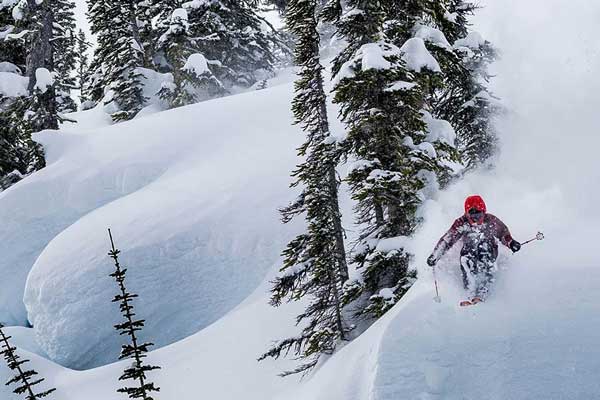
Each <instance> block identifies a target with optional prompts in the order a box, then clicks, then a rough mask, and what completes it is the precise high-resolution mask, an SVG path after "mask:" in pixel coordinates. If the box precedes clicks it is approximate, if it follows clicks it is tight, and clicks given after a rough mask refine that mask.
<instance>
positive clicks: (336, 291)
mask: <svg viewBox="0 0 600 400" xmlns="http://www.w3.org/2000/svg"><path fill="white" fill-rule="evenodd" d="M316 6H317V1H316V0H291V1H290V2H289V6H288V10H287V13H286V15H287V23H288V26H289V28H290V29H291V30H292V32H293V33H294V34H296V35H297V37H298V43H297V46H296V52H295V58H296V63H297V65H299V66H300V71H299V72H298V76H299V77H298V80H297V81H296V85H295V89H296V97H295V98H294V101H293V111H294V115H295V118H296V123H298V124H301V125H302V127H303V129H304V131H306V133H307V140H306V142H305V143H304V144H303V145H302V146H301V147H300V149H299V155H300V156H302V157H305V158H306V161H304V162H303V163H302V164H300V165H299V166H298V168H297V169H296V170H295V171H294V173H293V176H294V177H295V178H296V181H295V183H294V184H293V186H302V187H303V191H302V194H301V195H300V197H299V199H298V200H297V201H296V202H295V203H293V204H292V205H290V206H289V207H288V208H286V209H284V210H282V212H283V220H284V222H289V221H290V220H292V218H294V217H296V216H299V215H305V217H306V220H307V223H308V226H307V230H306V232H305V233H303V234H300V235H299V236H298V237H296V238H295V239H294V240H293V241H292V242H291V243H290V244H289V245H288V247H287V249H286V250H285V251H284V253H283V255H284V256H285V261H284V265H283V267H282V268H281V276H280V277H279V278H277V279H276V281H275V282H274V287H273V289H272V292H273V296H272V299H271V304H272V305H274V306H279V305H280V304H281V303H282V302H283V301H284V300H285V299H288V300H290V301H295V300H299V299H300V298H303V297H305V296H308V297H309V298H310V299H311V302H310V304H309V305H308V307H307V308H306V310H305V311H304V312H303V313H302V314H301V315H299V316H298V318H297V322H298V323H299V324H300V323H303V322H305V320H308V322H307V323H306V325H305V326H304V328H303V329H302V332H301V334H300V335H298V336H295V337H292V338H288V339H285V340H283V341H281V342H279V343H278V344H276V345H275V346H274V347H273V348H271V349H270V350H269V351H268V352H267V353H265V354H264V355H263V356H262V357H261V358H260V359H261V360H262V359H265V358H266V357H275V358H278V357H280V356H281V355H282V354H287V353H288V352H290V351H293V352H294V353H295V354H296V355H297V356H299V357H300V358H302V359H305V360H306V361H305V362H304V363H303V364H302V365H300V366H299V367H297V368H296V369H295V370H293V371H289V372H286V373H284V374H283V375H287V374H291V373H299V372H305V371H308V370H309V369H311V368H312V367H314V366H315V365H316V364H317V362H318V360H319V357H320V356H321V355H322V354H328V353H331V352H333V351H334V350H335V348H336V345H337V343H338V341H339V340H344V339H345V338H346V335H347V332H348V330H349V326H348V325H347V324H346V323H345V322H344V320H343V315H342V304H341V290H342V287H343V284H344V282H345V281H347V280H348V267H347V265H346V252H345V249H344V233H343V230H342V224H341V214H340V210H339V205H338V180H337V176H336V170H335V167H336V165H337V163H338V154H337V149H336V147H337V145H336V143H335V140H334V139H333V138H332V136H331V134H330V132H329V123H328V118H327V109H326V95H325V92H324V89H323V66H322V65H321V64H320V61H319V42H320V38H319V33H318V31H317V18H316V15H315V13H316Z"/></svg>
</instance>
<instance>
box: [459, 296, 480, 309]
mask: <svg viewBox="0 0 600 400" xmlns="http://www.w3.org/2000/svg"><path fill="white" fill-rule="evenodd" d="M479 303H483V300H482V299H481V298H479V297H474V298H472V299H471V300H463V301H461V302H460V306H461V307H470V306H475V305H477V304H479Z"/></svg>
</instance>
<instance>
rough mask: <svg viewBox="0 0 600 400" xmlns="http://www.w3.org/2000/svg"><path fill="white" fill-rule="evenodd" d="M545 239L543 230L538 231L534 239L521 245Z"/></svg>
mask: <svg viewBox="0 0 600 400" xmlns="http://www.w3.org/2000/svg"><path fill="white" fill-rule="evenodd" d="M544 239H545V237H544V234H543V233H542V232H538V233H537V235H535V237H534V238H533V239H530V240H528V241H526V242H523V243H521V246H525V245H526V244H528V243H531V242H535V241H536V240H544Z"/></svg>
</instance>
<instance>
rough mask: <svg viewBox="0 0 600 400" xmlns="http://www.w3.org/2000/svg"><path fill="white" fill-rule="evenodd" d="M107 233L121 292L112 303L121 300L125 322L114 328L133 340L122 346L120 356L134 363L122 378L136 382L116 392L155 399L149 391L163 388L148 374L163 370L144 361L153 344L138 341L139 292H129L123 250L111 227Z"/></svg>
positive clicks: (140, 326)
mask: <svg viewBox="0 0 600 400" xmlns="http://www.w3.org/2000/svg"><path fill="white" fill-rule="evenodd" d="M108 235H109V237H110V245H111V250H110V251H109V253H108V255H109V256H110V258H112V259H113V260H114V263H115V272H113V273H112V274H110V276H111V277H113V278H115V281H116V282H117V285H118V286H119V294H117V295H116V296H115V298H114V299H113V303H119V306H120V309H121V313H122V314H123V318H124V321H123V322H122V323H120V324H117V325H115V329H116V330H117V331H119V333H120V335H127V336H129V339H130V343H128V344H124V345H123V346H122V348H121V355H120V357H119V359H120V360H123V359H129V358H130V359H132V360H133V363H132V364H131V366H129V367H127V368H126V369H125V371H123V374H122V375H121V376H120V377H119V380H120V381H125V380H132V381H135V382H137V385H135V386H131V387H123V388H121V389H118V390H117V391H118V392H119V393H127V394H128V395H129V398H130V399H143V400H154V398H153V397H151V396H150V393H152V392H158V391H160V388H159V387H156V386H155V385H154V383H152V382H148V380H147V379H148V378H147V376H146V373H147V372H149V371H152V370H155V369H160V367H157V366H153V365H146V364H144V363H143V359H144V358H146V357H147V356H146V353H147V352H148V348H149V347H150V346H153V345H154V343H139V338H138V335H137V332H139V331H141V330H142V329H143V327H144V323H145V320H136V319H135V313H134V312H133V308H134V307H133V304H132V300H133V299H135V298H136V297H138V295H137V294H132V293H129V292H127V289H126V288H125V274H126V273H127V269H126V268H122V267H121V265H120V263H119V254H120V253H121V251H120V250H118V249H117V248H115V243H114V241H113V237H112V232H111V231H110V229H109V230H108Z"/></svg>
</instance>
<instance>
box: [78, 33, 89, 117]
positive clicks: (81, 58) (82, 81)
mask: <svg viewBox="0 0 600 400" xmlns="http://www.w3.org/2000/svg"><path fill="white" fill-rule="evenodd" d="M76 42H77V45H76V48H77V51H76V65H77V68H76V70H75V73H76V76H75V81H76V86H77V88H78V89H79V100H80V102H81V104H82V107H83V108H84V109H85V107H86V103H87V102H88V101H89V100H90V98H89V97H88V94H87V88H88V82H89V72H90V71H89V67H90V66H89V61H90V60H89V56H88V53H87V52H88V50H89V49H90V47H91V44H90V43H89V42H88V41H87V38H86V37H85V33H84V32H83V31H82V30H81V29H80V30H79V32H78V33H77V38H76Z"/></svg>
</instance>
